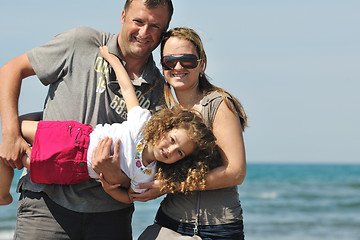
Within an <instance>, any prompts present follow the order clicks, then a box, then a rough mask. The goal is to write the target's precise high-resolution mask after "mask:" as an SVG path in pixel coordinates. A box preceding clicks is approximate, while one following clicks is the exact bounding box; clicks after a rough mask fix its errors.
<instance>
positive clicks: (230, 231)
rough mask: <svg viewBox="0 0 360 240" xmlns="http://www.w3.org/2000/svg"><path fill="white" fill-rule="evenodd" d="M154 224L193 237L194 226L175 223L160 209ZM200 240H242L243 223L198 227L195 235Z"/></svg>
mask: <svg viewBox="0 0 360 240" xmlns="http://www.w3.org/2000/svg"><path fill="white" fill-rule="evenodd" d="M155 222H156V223H157V224H159V225H161V226H163V227H167V228H170V229H171V230H174V231H176V232H178V233H181V234H183V235H188V236H193V235H194V227H195V226H194V225H193V224H189V223H181V222H177V221H175V220H174V219H172V218H170V217H168V216H167V215H166V214H164V213H163V212H162V211H161V208H160V209H159V211H158V212H157V214H156V218H155ZM196 235H198V236H199V237H201V238H202V239H206V240H212V239H233V240H244V226H243V221H242V220H240V221H237V222H235V223H229V224H219V225H199V226H198V233H197V234H196Z"/></svg>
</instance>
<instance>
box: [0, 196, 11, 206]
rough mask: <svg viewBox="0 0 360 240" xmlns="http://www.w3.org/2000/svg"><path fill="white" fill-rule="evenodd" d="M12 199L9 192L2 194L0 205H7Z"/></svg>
mask: <svg viewBox="0 0 360 240" xmlns="http://www.w3.org/2000/svg"><path fill="white" fill-rule="evenodd" d="M12 201H13V198H12V196H11V195H10V193H9V194H6V195H4V196H0V205H9V204H10V203H12Z"/></svg>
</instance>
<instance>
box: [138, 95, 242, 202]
mask: <svg viewBox="0 0 360 240" xmlns="http://www.w3.org/2000/svg"><path fill="white" fill-rule="evenodd" d="M213 133H214V135H215V137H216V138H217V144H218V146H219V148H220V151H221V157H222V159H223V162H224V165H223V166H220V167H217V168H215V169H213V170H212V171H210V172H209V174H208V176H207V181H206V190H214V189H220V188H225V187H230V186H235V185H239V184H241V183H242V182H243V181H244V179H245V175H246V158H245V147H244V141H243V136H242V128H241V124H240V119H239V117H238V116H237V115H235V114H234V113H233V112H232V111H231V110H230V109H229V108H228V107H227V105H226V103H225V102H222V103H221V104H220V106H219V108H218V111H217V113H216V115H215V119H214V122H213ZM138 187H139V188H141V189H146V188H148V189H149V190H148V191H146V192H144V193H141V194H132V197H133V200H134V201H140V202H146V201H149V200H152V199H155V198H158V197H160V196H161V195H163V194H164V193H161V192H160V188H161V187H162V183H161V181H158V180H156V181H152V182H150V183H143V184H140V185H138Z"/></svg>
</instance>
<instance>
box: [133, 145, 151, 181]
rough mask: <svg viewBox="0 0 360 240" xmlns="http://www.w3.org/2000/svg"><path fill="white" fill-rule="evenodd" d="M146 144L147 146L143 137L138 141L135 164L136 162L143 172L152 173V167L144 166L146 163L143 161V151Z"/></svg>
mask: <svg viewBox="0 0 360 240" xmlns="http://www.w3.org/2000/svg"><path fill="white" fill-rule="evenodd" d="M144 146H145V140H144V139H141V140H140V141H139V142H138V144H137V145H136V155H135V164H136V167H137V168H139V169H140V171H141V172H142V173H143V174H146V175H151V173H152V169H149V168H146V167H144V165H143V163H142V161H141V156H142V152H143V150H144Z"/></svg>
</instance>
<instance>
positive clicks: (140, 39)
mask: <svg viewBox="0 0 360 240" xmlns="http://www.w3.org/2000/svg"><path fill="white" fill-rule="evenodd" d="M134 39H135V41H136V42H138V43H140V44H147V43H148V42H149V41H147V40H145V39H142V38H139V37H134Z"/></svg>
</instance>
